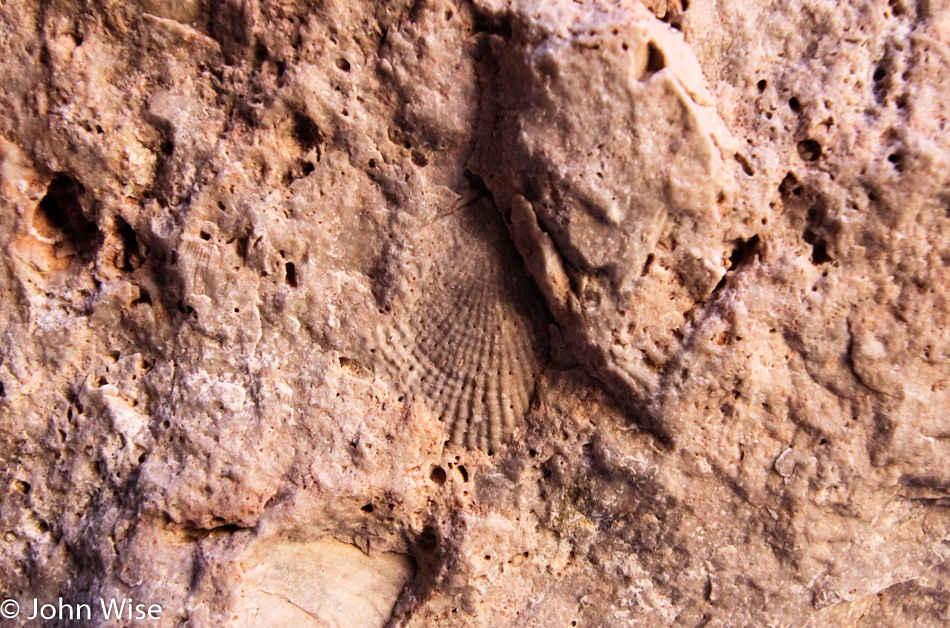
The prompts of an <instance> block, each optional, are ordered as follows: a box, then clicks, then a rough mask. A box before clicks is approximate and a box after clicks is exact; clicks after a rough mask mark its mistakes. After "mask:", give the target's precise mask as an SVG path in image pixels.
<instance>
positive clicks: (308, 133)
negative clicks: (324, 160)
mask: <svg viewBox="0 0 950 628" xmlns="http://www.w3.org/2000/svg"><path fill="white" fill-rule="evenodd" d="M294 139H296V140H297V143H298V144H300V147H301V148H303V149H304V150H305V151H307V150H310V149H311V148H313V147H315V146H316V145H317V144H319V143H320V139H321V138H320V128H319V127H318V126H317V123H316V122H314V121H313V120H311V119H310V117H309V116H307V115H306V114H303V113H300V112H299V111H298V112H296V113H294Z"/></svg>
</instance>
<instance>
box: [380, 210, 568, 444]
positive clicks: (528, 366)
mask: <svg viewBox="0 0 950 628" xmlns="http://www.w3.org/2000/svg"><path fill="white" fill-rule="evenodd" d="M430 242H431V244H432V246H429V243H430ZM446 244H449V246H446ZM405 250H406V253H405V255H404V258H405V259H404V260H403V262H402V263H401V264H400V267H401V268H402V272H401V274H402V275H403V276H402V277H401V280H402V282H401V283H402V284H403V285H404V286H406V289H404V293H405V294H402V295H399V296H397V297H395V298H394V299H392V305H391V307H390V310H391V312H390V314H389V315H388V316H387V320H386V321H385V322H384V323H383V324H381V325H380V326H379V328H378V329H377V336H376V339H375V341H376V342H375V344H376V346H377V347H378V348H379V349H380V350H379V352H378V353H379V354H381V355H382V358H383V359H382V365H383V367H384V370H385V371H386V372H387V373H388V374H389V376H390V377H391V378H392V379H393V380H394V381H396V382H398V384H399V386H400V387H401V389H402V390H403V391H405V392H406V393H408V394H413V395H421V396H422V397H423V398H424V399H425V400H426V403H427V405H428V407H429V410H430V411H431V412H432V413H433V414H435V415H436V416H438V417H439V419H440V420H442V421H444V422H445V424H446V432H447V434H446V435H447V437H448V438H449V439H450V440H451V441H452V442H454V443H457V444H464V445H466V446H468V447H473V448H475V447H477V448H481V449H484V450H487V451H491V450H493V449H496V448H498V447H499V446H500V445H501V443H502V442H503V441H505V440H507V439H508V438H509V437H510V436H511V434H512V432H513V431H514V428H515V424H516V423H517V422H518V421H520V420H521V418H522V417H523V416H524V414H525V412H526V411H527V409H528V405H529V403H530V400H531V395H532V393H533V390H534V385H535V381H536V379H537V377H538V374H539V373H540V370H541V367H542V366H543V363H544V361H545V360H546V359H547V353H548V341H547V325H548V322H549V315H548V313H547V310H546V309H545V307H544V305H543V302H542V300H541V297H540V294H539V293H538V291H537V288H536V287H535V286H534V284H533V283H532V282H531V281H530V280H529V278H528V277H527V275H526V273H525V270H524V264H523V263H522V261H521V258H520V257H519V256H518V254H517V252H516V251H515V249H514V246H513V245H512V243H511V241H510V239H509V236H508V234H507V231H506V230H505V227H504V223H503V221H502V218H501V216H500V215H499V214H498V213H497V211H495V209H494V206H493V204H492V203H491V201H490V200H489V199H487V198H482V199H478V200H476V201H475V202H473V203H470V204H468V205H465V206H463V207H461V208H459V209H457V210H456V211H454V212H451V213H449V214H447V215H444V216H442V217H440V218H438V219H436V220H435V221H434V222H433V223H431V224H430V225H429V226H428V227H427V228H426V229H425V232H424V233H423V234H421V236H420V237H417V239H416V240H415V241H413V242H410V243H409V244H408V246H406V247H405ZM446 251H447V252H446ZM429 255H432V256H435V257H428V256H429Z"/></svg>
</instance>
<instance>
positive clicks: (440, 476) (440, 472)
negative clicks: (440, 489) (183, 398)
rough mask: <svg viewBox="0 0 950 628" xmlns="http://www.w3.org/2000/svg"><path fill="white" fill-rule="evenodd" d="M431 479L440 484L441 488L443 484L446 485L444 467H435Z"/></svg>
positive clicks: (430, 474)
mask: <svg viewBox="0 0 950 628" xmlns="http://www.w3.org/2000/svg"><path fill="white" fill-rule="evenodd" d="M429 479H430V480H432V481H433V482H435V483H436V484H438V485H439V486H442V485H443V484H445V480H446V476H445V469H443V468H442V467H433V468H432V472H431V473H429Z"/></svg>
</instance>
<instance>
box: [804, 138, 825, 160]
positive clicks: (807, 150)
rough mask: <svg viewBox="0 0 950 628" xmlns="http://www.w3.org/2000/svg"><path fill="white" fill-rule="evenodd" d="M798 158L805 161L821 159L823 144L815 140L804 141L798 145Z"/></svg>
mask: <svg viewBox="0 0 950 628" xmlns="http://www.w3.org/2000/svg"><path fill="white" fill-rule="evenodd" d="M798 156H799V157H801V158H802V159H804V160H805V161H815V160H816V159H818V158H819V157H821V144H819V143H818V142H816V141H815V140H802V141H801V142H799V143H798Z"/></svg>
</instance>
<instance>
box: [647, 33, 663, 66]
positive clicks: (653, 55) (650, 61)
mask: <svg viewBox="0 0 950 628" xmlns="http://www.w3.org/2000/svg"><path fill="white" fill-rule="evenodd" d="M665 67H666V57H665V56H663V51H662V50H660V49H659V47H657V45H656V44H655V43H653V42H652V41H651V42H650V43H649V44H647V73H648V74H655V73H657V72H659V71H660V70H662V69H663V68H665Z"/></svg>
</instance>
